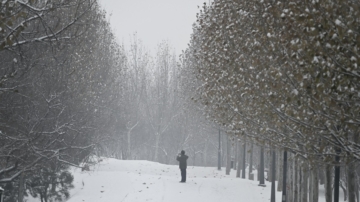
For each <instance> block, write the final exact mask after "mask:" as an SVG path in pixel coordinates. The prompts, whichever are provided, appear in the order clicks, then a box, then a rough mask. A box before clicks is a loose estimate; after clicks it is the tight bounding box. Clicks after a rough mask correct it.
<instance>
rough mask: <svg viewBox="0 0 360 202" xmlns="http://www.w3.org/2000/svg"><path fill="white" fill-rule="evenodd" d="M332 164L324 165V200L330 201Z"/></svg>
mask: <svg viewBox="0 0 360 202" xmlns="http://www.w3.org/2000/svg"><path fill="white" fill-rule="evenodd" d="M331 168H332V166H331V165H326V166H325V199H326V202H332V169H331Z"/></svg>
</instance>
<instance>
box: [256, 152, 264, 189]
mask: <svg viewBox="0 0 360 202" xmlns="http://www.w3.org/2000/svg"><path fill="white" fill-rule="evenodd" d="M258 172H260V174H259V185H261V186H264V185H265V176H264V172H265V162H264V146H261V149H260V169H259V170H258Z"/></svg>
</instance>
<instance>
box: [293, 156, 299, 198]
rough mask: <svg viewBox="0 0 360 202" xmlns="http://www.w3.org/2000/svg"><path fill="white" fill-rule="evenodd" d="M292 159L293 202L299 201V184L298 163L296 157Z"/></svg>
mask: <svg viewBox="0 0 360 202" xmlns="http://www.w3.org/2000/svg"><path fill="white" fill-rule="evenodd" d="M293 161H294V202H299V186H298V185H299V184H298V179H299V178H298V176H299V171H298V166H299V164H298V160H297V159H294V160H293Z"/></svg>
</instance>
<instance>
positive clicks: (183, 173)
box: [176, 150, 189, 183]
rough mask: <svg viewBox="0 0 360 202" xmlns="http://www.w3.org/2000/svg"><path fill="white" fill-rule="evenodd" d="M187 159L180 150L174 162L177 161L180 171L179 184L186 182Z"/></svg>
mask: <svg viewBox="0 0 360 202" xmlns="http://www.w3.org/2000/svg"><path fill="white" fill-rule="evenodd" d="M188 158H189V157H188V156H186V155H185V151H184V150H182V151H181V153H180V154H179V155H178V156H177V157H176V160H177V161H179V168H180V171H181V181H180V182H183V183H184V182H186V167H187V163H186V161H187V159H188Z"/></svg>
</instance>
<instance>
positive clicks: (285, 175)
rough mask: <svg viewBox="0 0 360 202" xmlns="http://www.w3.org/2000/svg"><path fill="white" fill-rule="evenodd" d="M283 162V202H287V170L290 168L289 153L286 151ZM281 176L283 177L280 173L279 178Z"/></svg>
mask: <svg viewBox="0 0 360 202" xmlns="http://www.w3.org/2000/svg"><path fill="white" fill-rule="evenodd" d="M283 160H284V161H283V169H282V170H283V173H282V175H283V177H282V178H283V179H282V180H283V183H282V184H283V187H282V191H283V192H282V193H283V194H282V200H281V201H282V202H286V201H287V200H286V199H287V186H286V185H287V168H288V166H287V160H288V159H287V151H286V150H285V151H284V158H283ZM280 175H281V173H279V176H280Z"/></svg>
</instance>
